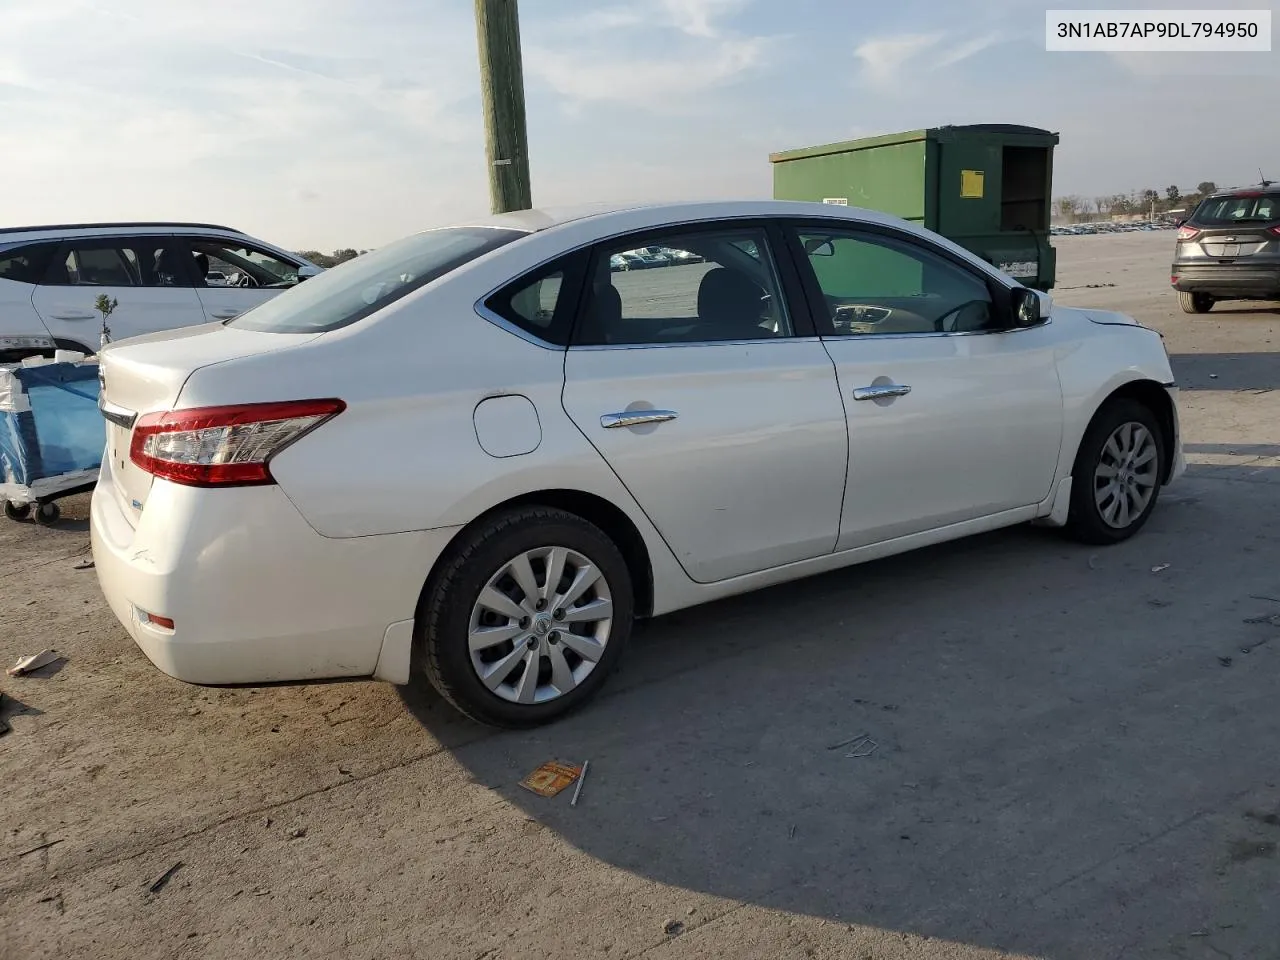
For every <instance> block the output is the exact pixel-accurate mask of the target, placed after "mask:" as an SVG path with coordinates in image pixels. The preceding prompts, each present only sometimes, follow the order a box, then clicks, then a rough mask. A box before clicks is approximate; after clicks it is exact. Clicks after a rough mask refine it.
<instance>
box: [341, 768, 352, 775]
mask: <svg viewBox="0 0 1280 960" xmlns="http://www.w3.org/2000/svg"><path fill="white" fill-rule="evenodd" d="M338 773H340V774H341V775H342V776H344V777H349V776H351V771H350V770H349V769H348V768H347V767H338Z"/></svg>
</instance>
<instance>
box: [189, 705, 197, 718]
mask: <svg viewBox="0 0 1280 960" xmlns="http://www.w3.org/2000/svg"><path fill="white" fill-rule="evenodd" d="M187 716H188V717H198V716H200V708H199V707H192V708H191V709H190V710H188V711H187Z"/></svg>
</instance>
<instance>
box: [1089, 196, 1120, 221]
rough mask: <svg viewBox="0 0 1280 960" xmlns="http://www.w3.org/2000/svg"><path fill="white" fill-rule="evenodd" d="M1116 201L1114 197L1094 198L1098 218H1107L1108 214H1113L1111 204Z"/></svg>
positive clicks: (1094, 207)
mask: <svg viewBox="0 0 1280 960" xmlns="http://www.w3.org/2000/svg"><path fill="white" fill-rule="evenodd" d="M1114 199H1115V198H1114V197H1094V198H1093V209H1095V210H1097V211H1098V216H1100V217H1105V216H1106V215H1107V214H1108V213H1110V212H1111V204H1112V202H1113V201H1114Z"/></svg>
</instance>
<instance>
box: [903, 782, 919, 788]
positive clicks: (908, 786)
mask: <svg viewBox="0 0 1280 960" xmlns="http://www.w3.org/2000/svg"><path fill="white" fill-rule="evenodd" d="M903 786H904V787H906V788H907V789H908V790H919V789H920V784H918V783H904V784H903Z"/></svg>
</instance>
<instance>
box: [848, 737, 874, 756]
mask: <svg viewBox="0 0 1280 960" xmlns="http://www.w3.org/2000/svg"><path fill="white" fill-rule="evenodd" d="M879 749H880V744H878V743H876V742H875V741H874V740H872V739H871V738H870V737H863V738H862V740H861V742H859V743H856V744H854V748H853V749H852V750H851V751H849V752H848V753H846V754H845V755H844V756H845V759H846V760H861V759H862V758H863V757H869V756H871V755H872V754H873V753H875V752H876V751H877V750H879Z"/></svg>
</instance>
